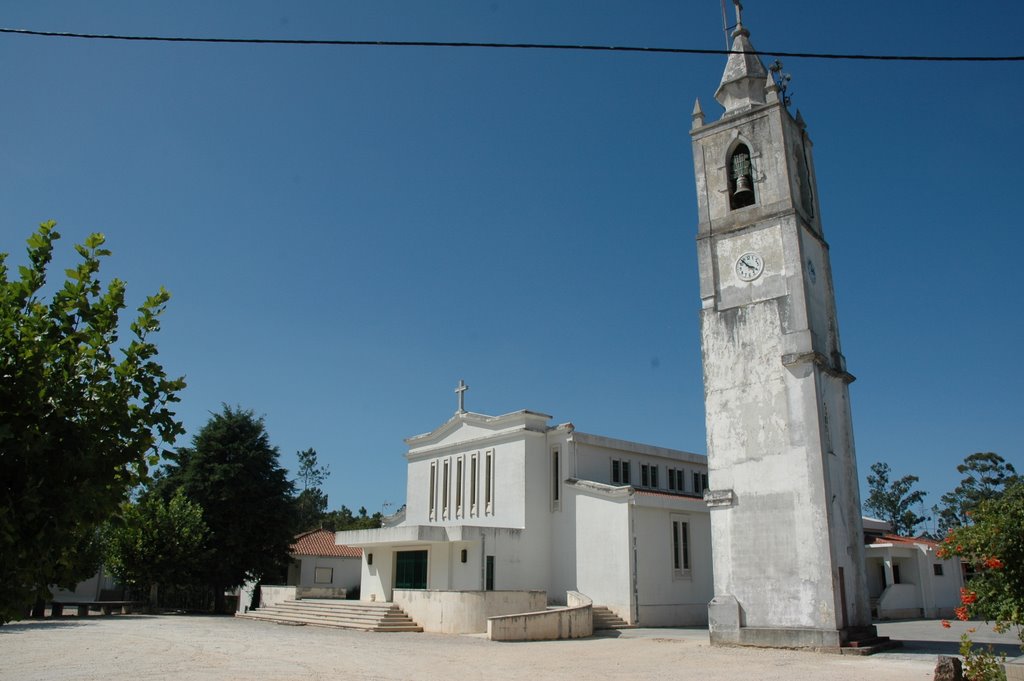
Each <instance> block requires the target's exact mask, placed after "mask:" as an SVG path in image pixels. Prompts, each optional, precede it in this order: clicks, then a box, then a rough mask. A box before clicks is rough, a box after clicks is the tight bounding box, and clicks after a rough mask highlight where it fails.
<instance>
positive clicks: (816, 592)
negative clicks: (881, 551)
mask: <svg viewBox="0 0 1024 681" xmlns="http://www.w3.org/2000/svg"><path fill="white" fill-rule="evenodd" d="M691 134H692V136H693V151H694V169H695V173H696V180H697V195H698V201H699V225H698V244H697V251H698V262H699V269H700V291H701V302H702V311H701V334H702V350H703V359H704V389H705V408H706V423H707V437H708V459H709V478H710V482H711V488H712V491H713V492H714V493H715V494H713V497H714V500H713V506H712V508H711V526H712V535H713V537H714V548H713V551H714V569H715V576H714V583H715V595H716V597H715V599H714V601H713V604H712V606H711V608H712V612H711V613H710V618H711V620H712V621H711V625H712V627H711V628H712V640H713V641H715V642H732V643H748V642H749V643H753V644H763V645H786V643H785V641H786V640H789V641H791V643H790V645H798V646H799V645H809V646H812V647H819V646H825V647H828V646H833V645H838V639H839V636H838V631H839V630H841V629H844V628H846V627H857V626H866V625H869V624H870V613H869V612H868V600H867V580H866V576H865V572H864V570H865V566H864V552H863V540H862V527H861V520H860V498H859V487H858V476H857V462H856V456H855V453H854V447H853V432H852V425H851V418H850V405H849V393H848V389H847V385H848V383H849V381H850V380H852V376H850V375H849V374H848V373H847V372H846V367H845V360H844V359H843V357H842V354H841V351H840V344H839V332H838V323H837V320H836V314H835V299H834V293H833V290H832V276H831V265H830V262H829V256H828V246H827V244H825V242H824V240H823V238H822V230H821V223H820V210H819V209H818V206H817V200H816V196H815V194H816V189H815V186H814V166H813V160H812V158H811V153H810V149H811V143H810V139H809V138H808V136H807V135H806V132H805V131H804V127H803V125H802V123H798V122H797V121H795V120H794V119H793V118H792V116H791V115H790V114H789V113H788V111H787V110H786V109H785V107H783V106H781V105H780V104H779V103H778V101H777V97H774V98H773V97H772V96H769V97H768V98H767V99H766V104H765V105H763V106H754V107H753V108H752V109H742V108H741V109H737V110H736V111H734V112H731V113H730V114H729V115H726V116H723V118H722V119H721V120H719V121H717V122H714V123H709V124H708V125H704V124H703V118H702V117H700V116H698V117H696V118H695V125H694V129H693V130H692V132H691ZM739 144H744V145H746V146H747V148H748V150H749V152H750V162H751V165H752V169H753V170H752V178H753V192H754V195H755V202H754V204H753V205H750V206H743V207H737V208H733V207H731V206H730V202H729V200H730V185H729V182H730V176H729V158H730V157H731V154H732V153H733V151H734V150H735V149H736V148H737V146H738V145H739ZM748 253H753V254H756V255H757V256H758V258H759V259H760V260H762V261H763V268H762V269H761V270H760V271H759V272H758V273H756V274H754V275H752V276H740V273H739V272H738V270H737V267H738V265H737V263H738V261H739V260H740V258H741V256H744V255H745V254H748ZM743 629H749V631H747V632H746V633H742V632H741V630H743ZM727 631H730V632H732V633H731V634H728V635H726V634H725V632H727ZM808 632H810V633H808Z"/></svg>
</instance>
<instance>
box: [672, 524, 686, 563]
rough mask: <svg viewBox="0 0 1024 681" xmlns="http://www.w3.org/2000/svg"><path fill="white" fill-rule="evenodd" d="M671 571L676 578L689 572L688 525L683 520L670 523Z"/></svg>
mask: <svg viewBox="0 0 1024 681" xmlns="http://www.w3.org/2000/svg"><path fill="white" fill-rule="evenodd" d="M672 569H673V570H674V571H675V574H676V576H683V575H686V574H687V573H688V572H689V570H690V523H688V522H686V521H685V520H673V521H672Z"/></svg>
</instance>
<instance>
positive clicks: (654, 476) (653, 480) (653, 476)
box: [651, 464, 658, 489]
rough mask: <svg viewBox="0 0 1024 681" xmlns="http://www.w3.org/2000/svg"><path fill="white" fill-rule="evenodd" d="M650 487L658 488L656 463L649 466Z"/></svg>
mask: <svg viewBox="0 0 1024 681" xmlns="http://www.w3.org/2000/svg"><path fill="white" fill-rule="evenodd" d="M651 487H653V488H655V489H657V488H658V465H657V464H654V465H653V466H651Z"/></svg>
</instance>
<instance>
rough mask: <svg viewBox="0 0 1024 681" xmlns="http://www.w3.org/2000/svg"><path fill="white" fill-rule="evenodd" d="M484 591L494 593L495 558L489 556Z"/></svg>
mask: <svg viewBox="0 0 1024 681" xmlns="http://www.w3.org/2000/svg"><path fill="white" fill-rule="evenodd" d="M484 589H485V590H487V591H494V556H487V569H486V573H485V575H484Z"/></svg>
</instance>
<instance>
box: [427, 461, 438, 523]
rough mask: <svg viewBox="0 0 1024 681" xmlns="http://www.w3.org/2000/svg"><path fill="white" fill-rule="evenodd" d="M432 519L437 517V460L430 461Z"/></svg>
mask: <svg viewBox="0 0 1024 681" xmlns="http://www.w3.org/2000/svg"><path fill="white" fill-rule="evenodd" d="M429 517H430V519H431V520H436V519H437V462H436V461H431V462H430V516H429Z"/></svg>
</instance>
